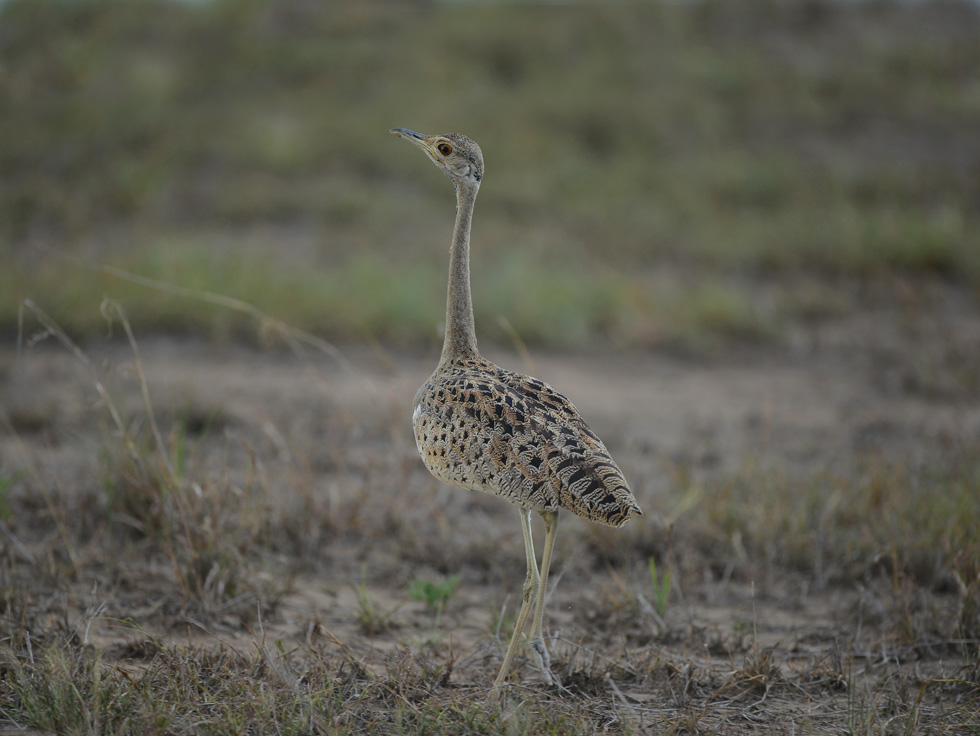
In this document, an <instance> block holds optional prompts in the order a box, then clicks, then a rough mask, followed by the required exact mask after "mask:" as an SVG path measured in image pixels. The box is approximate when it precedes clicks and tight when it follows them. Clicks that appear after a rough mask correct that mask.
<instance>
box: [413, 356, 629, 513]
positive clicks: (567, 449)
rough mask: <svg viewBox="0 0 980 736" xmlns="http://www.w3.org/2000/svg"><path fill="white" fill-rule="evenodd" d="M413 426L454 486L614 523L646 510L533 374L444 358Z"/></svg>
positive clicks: (584, 428)
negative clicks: (522, 373)
mask: <svg viewBox="0 0 980 736" xmlns="http://www.w3.org/2000/svg"><path fill="white" fill-rule="evenodd" d="M412 420H413V424H414V427H415V439H416V442H417V444H418V448H419V453H420V454H421V455H422V460H423V461H424V462H425V465H426V467H427V468H428V469H429V470H430V471H431V472H432V474H433V475H435V476H436V477H437V478H439V479H441V480H443V481H445V482H447V483H450V484H451V485H454V486H457V487H459V488H467V489H471V490H478V491H484V492H487V493H492V494H495V495H498V496H501V497H503V498H506V499H507V500H509V501H510V502H511V503H514V504H516V505H518V506H521V507H522V508H528V509H533V510H535V511H538V512H544V511H554V510H557V509H558V508H563V509H567V510H568V511H571V512H572V513H574V514H577V515H578V516H582V517H584V518H586V519H590V520H592V521H595V522H598V523H600V524H606V525H609V526H622V525H623V524H625V523H626V522H627V521H628V520H629V518H630V516H631V515H632V514H634V513H637V514H640V513H642V512H641V511H640V507H639V505H637V503H636V499H635V498H634V497H633V494H632V492H630V489H629V486H628V485H627V483H626V479H625V478H624V477H623V474H622V472H621V471H620V469H619V467H618V466H617V465H616V463H615V462H614V461H613V459H612V457H610V455H609V452H608V451H607V450H606V448H605V446H604V445H603V444H602V441H601V440H600V439H599V438H598V437H597V436H596V435H595V433H594V432H593V431H592V430H591V429H589V426H588V425H587V424H586V423H585V420H583V419H582V417H581V415H580V414H579V413H578V410H577V409H576V408H575V407H574V406H573V405H572V403H571V402H570V401H569V400H568V399H567V398H565V396H563V395H562V394H561V393H559V392H558V391H556V390H555V389H553V388H552V387H551V386H549V385H548V384H546V383H544V382H543V381H539V380H537V379H536V378H531V377H529V376H524V375H521V374H519V373H514V372H512V371H507V370H504V369H503V368H500V367H498V366H496V365H494V364H493V363H491V362H489V361H487V360H484V359H483V358H482V357H480V356H478V355H477V356H471V357H464V358H457V359H455V360H451V361H447V362H445V363H443V364H440V366H439V368H437V369H436V372H435V373H433V374H432V376H431V377H430V378H429V380H428V381H427V382H426V383H425V384H424V385H423V386H422V388H420V389H419V392H418V393H417V394H416V396H415V412H414V414H413V417H412Z"/></svg>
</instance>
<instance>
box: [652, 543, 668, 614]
mask: <svg viewBox="0 0 980 736" xmlns="http://www.w3.org/2000/svg"><path fill="white" fill-rule="evenodd" d="M650 587H651V588H652V589H653V603H654V605H655V606H656V607H657V614H658V615H659V616H660V618H663V617H664V615H665V614H666V613H667V599H668V598H669V596H670V568H669V567H668V568H666V569H665V570H664V574H663V577H661V576H660V575H658V574H657V561H656V560H654V559H653V558H652V557H651V558H650Z"/></svg>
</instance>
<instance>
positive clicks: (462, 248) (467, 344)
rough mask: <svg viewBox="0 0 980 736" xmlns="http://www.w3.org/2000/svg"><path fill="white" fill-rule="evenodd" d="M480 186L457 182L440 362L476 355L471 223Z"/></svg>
mask: <svg viewBox="0 0 980 736" xmlns="http://www.w3.org/2000/svg"><path fill="white" fill-rule="evenodd" d="M478 190H479V186H473V185H471V184H458V185H457V187H456V227H455V228H454V229H453V245H452V247H451V248H450V250H449V294H448V296H447V298H446V339H445V342H444V343H443V345H442V360H443V362H445V361H448V360H452V359H453V358H459V357H466V356H468V355H476V354H477V349H476V328H475V327H474V324H473V300H472V298H471V296H470V223H471V222H472V219H473V206H474V204H476V193H477V191H478Z"/></svg>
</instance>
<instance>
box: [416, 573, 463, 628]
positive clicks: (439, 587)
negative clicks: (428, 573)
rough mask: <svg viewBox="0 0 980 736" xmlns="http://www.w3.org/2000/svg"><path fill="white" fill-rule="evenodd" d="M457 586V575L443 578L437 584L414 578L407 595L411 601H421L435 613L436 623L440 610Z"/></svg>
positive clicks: (440, 614)
mask: <svg viewBox="0 0 980 736" xmlns="http://www.w3.org/2000/svg"><path fill="white" fill-rule="evenodd" d="M458 584H459V575H452V576H450V577H448V578H443V579H442V580H441V581H440V582H438V583H436V582H433V581H431V580H427V579H425V578H416V579H415V580H413V581H412V582H411V583H410V584H409V586H408V595H409V597H410V598H411V599H412V600H416V601H422V602H423V603H425V605H426V606H427V607H428V608H429V609H430V610H432V611H435V614H436V622H437V623H438V621H439V618H440V616H442V610H443V609H444V608H445V607H446V603H448V602H449V598H450V596H451V595H452V594H453V591H454V590H456V586H457V585H458Z"/></svg>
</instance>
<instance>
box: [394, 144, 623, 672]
mask: <svg viewBox="0 0 980 736" xmlns="http://www.w3.org/2000/svg"><path fill="white" fill-rule="evenodd" d="M391 132H392V133H393V134H395V135H396V136H399V137H401V138H404V139H405V140H408V141H411V142H412V143H414V144H415V145H417V146H418V147H419V148H421V149H422V150H423V151H424V152H425V153H426V154H427V155H428V157H429V158H430V159H431V160H432V161H433V162H434V163H435V164H436V166H438V167H439V168H440V169H442V171H443V172H445V174H446V175H447V176H448V177H449V178H450V179H451V180H452V182H453V185H454V186H455V188H456V226H455V229H454V231H453V242H452V247H451V248H450V251H449V264H450V265H449V295H448V299H447V304H446V337H445V342H444V344H443V349H442V358H441V360H440V361H439V365H438V366H437V367H436V370H435V372H434V373H433V374H432V375H431V376H430V377H429V380H427V381H426V382H425V383H424V384H423V385H422V388H420V389H419V390H418V393H417V394H416V395H415V409H414V412H413V414H412V423H413V425H414V428H415V440H416V443H417V444H418V448H419V454H421V456H422V460H423V462H424V463H425V466H426V467H427V468H428V469H429V471H430V472H431V473H432V474H433V475H434V476H436V477H437V478H439V479H440V480H443V481H445V482H446V483H449V484H451V485H454V486H457V487H458V488H465V489H468V490H474V491H484V492H486V493H492V494H494V495H496V496H500V497H501V498H505V499H507V500H508V501H510V502H511V503H513V504H514V505H516V506H518V507H520V509H521V523H522V527H523V530H524V548H525V551H526V553H527V578H526V579H525V582H524V596H523V604H522V605H521V611H520V613H519V614H518V617H517V622H516V624H515V628H514V635H513V638H512V639H511V642H510V646H508V648H507V653H506V655H505V656H504V661H503V664H502V665H501V668H500V673H499V674H498V675H497V679H496V681H495V682H494V687H495V688H496V687H499V686H500V685H501V684H502V683H503V681H504V678H506V676H507V673H508V671H509V669H510V666H511V663H512V662H513V659H514V653H515V651H516V648H517V643H518V641H519V640H520V636H521V633H522V631H523V629H524V625H525V623H526V622H527V618H528V615H529V613H530V611H531V606H532V603H531V601H532V599H533V600H534V604H533V606H534V619H533V623H532V626H531V635H530V644H531V649H532V651H533V652H534V654H535V656H536V658H537V660H538V665H539V667H540V669H541V671H542V672H543V673H544V675H545V677H546V678H548V680H549V682H554V683H556V684H557V680H556V679H555V677H554V676H553V675H552V673H551V669H550V658H549V656H548V650H547V649H546V647H545V644H544V637H543V635H542V620H543V617H544V598H545V591H546V589H547V585H548V570H549V568H550V566H551V555H552V551H553V549H554V544H555V534H556V532H557V529H558V510H559V509H566V510H568V511H571V512H572V513H573V514H577V515H578V516H582V517H584V518H586V519H590V520H592V521H595V522H598V523H600V524H606V525H608V526H617V527H618V526H622V525H623V524H625V523H626V522H627V521H629V519H630V517H631V516H632V515H633V514H641V513H642V512H641V511H640V507H639V506H638V505H637V503H636V499H635V498H634V497H633V494H632V493H631V492H630V489H629V486H628V485H627V483H626V479H625V478H624V477H623V474H622V472H621V471H620V469H619V467H617V465H616V463H615V462H614V461H613V459H612V457H610V455H609V452H608V451H607V450H606V447H605V445H603V444H602V440H600V439H599V438H598V437H597V436H596V434H595V433H594V432H593V431H592V430H591V429H589V426H588V425H587V424H586V423H585V420H584V419H582V416H581V415H580V414H579V413H578V410H577V409H576V408H575V407H574V406H572V403H571V402H570V401H569V400H568V399H566V398H565V397H564V396H563V395H562V394H560V393H559V392H558V391H556V390H555V389H553V388H552V387H551V386H549V385H548V384H547V383H544V382H543V381H539V380H538V379H536V378H531V377H529V376H524V375H521V374H519V373H514V372H512V371H508V370H504V369H503V368H500V367H498V366H496V365H494V364H493V363H491V362H490V361H488V360H486V359H485V358H483V357H482V356H481V355H480V353H479V351H478V350H477V347H476V332H475V329H474V324H473V305H472V300H471V297H470V267H469V249H470V223H471V220H472V216H473V206H474V203H475V202H476V195H477V192H478V191H479V188H480V182H481V180H482V179H483V154H482V152H481V151H480V147H479V146H478V145H477V144H476V143H475V142H474V141H472V140H470V139H469V138H467V137H466V136H464V135H460V134H459V133H448V134H446V135H433V136H426V135H422V134H420V133H416V132H414V131H411V130H406V129H404V128H394V129H393V130H392V131H391ZM532 511H536V512H538V513H539V514H541V516H542V518H543V519H544V525H545V541H544V551H543V553H542V557H541V568H540V572H539V570H538V564H537V559H536V557H535V554H534V546H533V543H532V541H531V512H532Z"/></svg>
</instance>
